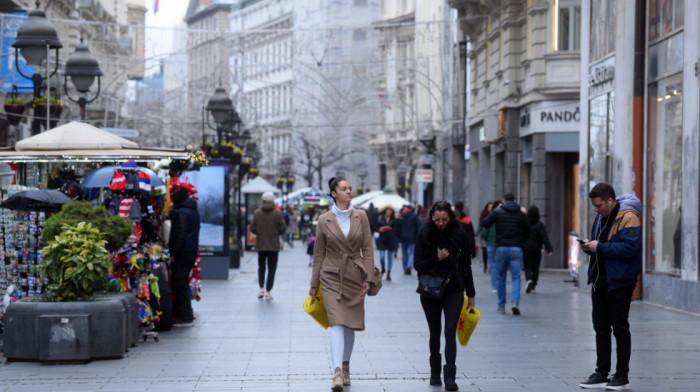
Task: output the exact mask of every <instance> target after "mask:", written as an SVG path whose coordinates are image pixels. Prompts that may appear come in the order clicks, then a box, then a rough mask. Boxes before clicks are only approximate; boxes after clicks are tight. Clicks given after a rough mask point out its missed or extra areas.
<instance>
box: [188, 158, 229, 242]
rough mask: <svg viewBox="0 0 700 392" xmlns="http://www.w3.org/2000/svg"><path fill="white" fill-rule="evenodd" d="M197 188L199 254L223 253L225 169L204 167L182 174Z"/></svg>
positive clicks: (225, 217) (225, 216) (225, 210)
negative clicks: (199, 223) (199, 222)
mask: <svg viewBox="0 0 700 392" xmlns="http://www.w3.org/2000/svg"><path fill="white" fill-rule="evenodd" d="M182 179H183V181H189V182H191V183H192V185H194V186H195V187H196V188H197V193H196V194H195V196H196V197H197V198H198V199H199V200H197V210H198V211H199V216H200V219H201V225H200V229H199V250H200V252H201V254H202V255H207V254H208V255H213V254H220V253H223V252H224V249H225V247H224V245H225V244H226V241H225V238H226V233H225V226H224V225H225V222H226V220H227V219H228V216H227V211H228V209H227V208H226V197H225V180H226V179H225V168H224V167H222V166H206V167H202V168H200V169H199V171H188V172H185V174H183V175H182Z"/></svg>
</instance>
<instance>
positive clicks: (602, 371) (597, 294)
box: [579, 182, 642, 391]
mask: <svg viewBox="0 0 700 392" xmlns="http://www.w3.org/2000/svg"><path fill="white" fill-rule="evenodd" d="M588 197H589V198H590V200H591V204H592V205H593V209H594V210H595V212H596V217H595V220H594V221H593V227H592V228H591V237H590V238H592V239H593V240H585V241H583V242H581V249H582V250H583V251H584V252H586V253H587V254H588V255H589V256H590V262H589V264H588V284H590V285H592V286H593V287H592V290H591V300H592V303H593V315H592V319H593V329H594V330H595V346H596V357H597V359H596V369H595V373H593V374H591V375H590V376H589V377H588V379H587V380H586V381H584V382H582V383H581V384H579V386H580V387H581V388H603V387H605V389H607V390H614V391H619V390H624V389H629V388H630V384H629V378H628V375H629V362H630V356H631V354H632V339H631V334H630V325H629V311H630V302H631V301H632V292H633V291H634V288H635V286H636V284H637V277H638V276H639V274H641V273H642V227H641V223H640V222H641V220H640V216H641V213H642V203H641V202H640V201H639V199H638V198H637V197H636V196H634V195H632V194H625V195H622V196H620V197H618V198H615V190H614V189H613V187H612V185H610V184H608V183H605V182H601V183H599V184H596V185H595V186H594V187H593V189H591V191H590V193H589V194H588ZM611 329H612V334H613V335H614V336H615V342H616V344H617V365H616V367H615V374H614V375H613V376H612V378H608V373H609V372H610V368H611V364H610V362H611V361H610V356H611V352H612V342H611V337H610V330H611Z"/></svg>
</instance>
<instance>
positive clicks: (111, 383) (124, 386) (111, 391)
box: [96, 377, 152, 392]
mask: <svg viewBox="0 0 700 392" xmlns="http://www.w3.org/2000/svg"><path fill="white" fill-rule="evenodd" d="M151 383H152V381H151V380H148V381H134V380H129V379H126V378H120V377H115V378H113V379H110V380H108V381H106V382H105V383H104V384H103V385H101V386H100V388H99V389H96V391H102V392H125V391H145V390H146V389H147V388H148V387H149V386H150V385H151Z"/></svg>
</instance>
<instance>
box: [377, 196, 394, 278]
mask: <svg viewBox="0 0 700 392" xmlns="http://www.w3.org/2000/svg"><path fill="white" fill-rule="evenodd" d="M377 222H378V226H379V229H378V233H379V238H377V250H379V263H380V264H381V266H382V274H383V273H385V272H386V280H389V281H390V280H391V266H392V264H393V263H394V253H395V252H396V249H397V247H398V245H397V242H396V227H397V226H398V222H397V219H396V211H394V209H393V208H391V207H390V206H387V207H384V208H383V209H382V211H381V214H380V215H379V219H378V221H377ZM385 258H386V260H387V264H386V268H384V267H385V264H384V260H385Z"/></svg>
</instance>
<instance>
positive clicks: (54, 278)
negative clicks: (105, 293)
mask: <svg viewBox="0 0 700 392" xmlns="http://www.w3.org/2000/svg"><path fill="white" fill-rule="evenodd" d="M106 243H107V242H106V241H104V240H103V239H102V233H100V231H99V230H97V228H95V227H93V226H92V225H91V224H90V223H85V222H80V223H78V224H77V225H66V224H64V225H63V230H62V231H61V234H59V235H57V236H56V238H55V240H53V241H50V242H49V244H48V246H46V247H45V248H44V249H43V250H42V252H43V260H42V262H41V264H40V265H39V269H40V271H41V274H42V276H43V277H44V278H45V279H46V280H47V288H48V289H49V294H50V296H51V297H52V298H53V299H55V300H57V301H74V300H76V299H79V298H81V299H90V297H92V296H93V295H94V294H95V293H96V292H97V291H102V290H105V289H106V287H107V274H108V272H109V268H110V267H111V266H112V263H111V261H110V260H109V252H108V251H107V249H106V248H105V244H106Z"/></svg>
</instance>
